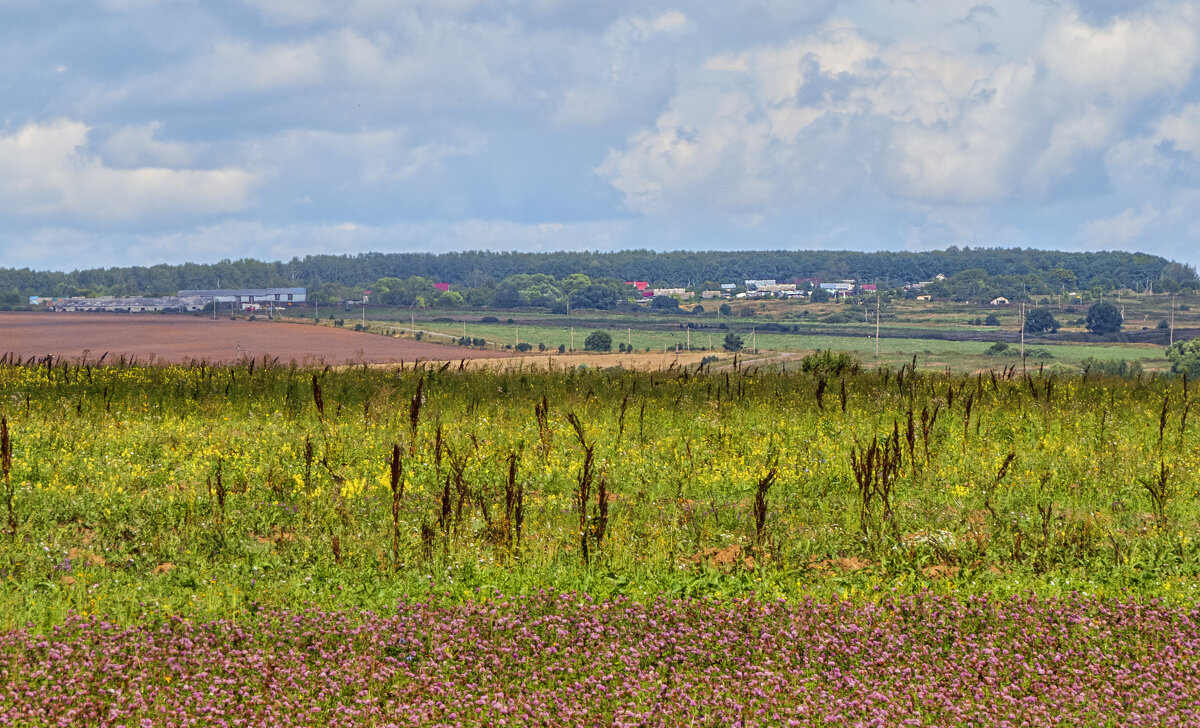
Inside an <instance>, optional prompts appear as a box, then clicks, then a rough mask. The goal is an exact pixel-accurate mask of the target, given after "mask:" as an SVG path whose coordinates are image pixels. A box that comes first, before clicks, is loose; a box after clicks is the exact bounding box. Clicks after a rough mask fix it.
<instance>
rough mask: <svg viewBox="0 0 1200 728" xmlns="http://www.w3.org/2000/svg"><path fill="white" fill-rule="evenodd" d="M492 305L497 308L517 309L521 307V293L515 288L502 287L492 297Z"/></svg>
mask: <svg viewBox="0 0 1200 728" xmlns="http://www.w3.org/2000/svg"><path fill="white" fill-rule="evenodd" d="M492 305H493V306H495V307H496V308H516V307H517V306H520V305H521V292H520V291H518V290H517V289H516V288H515V287H514V286H501V287H500V288H497V289H496V295H494V296H492Z"/></svg>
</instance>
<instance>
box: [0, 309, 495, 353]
mask: <svg viewBox="0 0 1200 728" xmlns="http://www.w3.org/2000/svg"><path fill="white" fill-rule="evenodd" d="M85 353H86V354H87V357H88V361H92V362H95V361H96V360H98V359H99V358H100V357H101V356H103V355H105V354H107V357H106V359H105V361H106V362H109V361H113V360H116V359H118V358H119V357H121V356H124V357H125V358H126V359H129V358H130V357H133V358H136V359H137V360H138V361H140V362H161V363H182V362H190V361H199V360H204V361H208V362H212V363H222V362H236V361H240V360H242V359H246V358H251V359H259V360H261V359H262V358H263V357H264V356H265V357H268V358H275V357H278V358H279V361H280V362H281V363H290V362H293V361H295V362H297V363H301V364H349V363H373V364H383V363H395V362H401V361H406V362H413V361H416V360H420V361H456V362H457V361H459V360H461V359H479V358H483V359H488V358H492V359H495V358H500V359H506V358H508V357H509V355H508V354H506V353H504V352H497V351H480V350H477V349H466V348H462V347H457V346H447V345H445V344H434V343H430V342H426V341H414V340H413V339H398V338H392V337H388V336H378V335H375V334H368V333H363V332H357V331H352V330H349V329H344V328H336V327H332V326H317V325H315V324H312V323H299V322H292V321H269V320H258V321H248V320H246V319H240V318H239V319H237V320H235V321H230V320H229V319H228V318H218V319H212V318H208V317H204V316H191V315H180V314H132V315H129V314H101V313H50V312H39V313H0V355H3V354H8V355H9V356H10V358H12V357H19V358H21V359H28V358H29V357H45V356H47V355H53V356H54V357H56V358H59V357H61V358H65V359H68V360H78V359H80V358H82V357H83V356H84V354H85Z"/></svg>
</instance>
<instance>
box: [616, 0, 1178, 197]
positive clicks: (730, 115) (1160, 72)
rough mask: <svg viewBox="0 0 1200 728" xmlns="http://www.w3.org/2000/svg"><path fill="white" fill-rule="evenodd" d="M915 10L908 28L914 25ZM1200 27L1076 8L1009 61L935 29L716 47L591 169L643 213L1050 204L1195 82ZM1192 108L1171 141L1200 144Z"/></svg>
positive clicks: (990, 18) (824, 31)
mask: <svg viewBox="0 0 1200 728" xmlns="http://www.w3.org/2000/svg"><path fill="white" fill-rule="evenodd" d="M917 16H918V18H917V19H916V20H910V21H908V22H909V23H910V24H911V25H915V26H919V25H920V23H921V20H920V14H919V13H918V14H917ZM966 18H967V19H968V20H970V21H971V22H970V23H965V24H962V23H960V24H958V25H960V26H961V25H969V26H971V27H972V28H975V27H980V28H982V27H983V26H984V25H992V24H995V23H997V22H999V20H1000V19H1001V18H1002V15H1001V12H1000V11H997V10H995V9H994V8H991V7H989V6H980V5H977V6H975V7H973V8H972V9H971V10H970V12H969V13H968V14H967V16H966ZM1196 21H1197V14H1196V12H1195V10H1194V8H1193V7H1192V5H1191V4H1188V3H1184V4H1163V5H1157V6H1154V7H1153V8H1151V9H1149V10H1146V11H1143V12H1140V13H1134V14H1129V15H1121V16H1117V17H1115V18H1113V19H1111V20H1109V21H1106V22H1105V23H1104V24H1102V25H1093V24H1090V23H1089V22H1088V21H1086V20H1085V19H1083V18H1082V17H1081V16H1080V15H1079V14H1078V13H1074V12H1070V11H1069V10H1068V11H1064V12H1060V13H1059V14H1058V15H1055V16H1053V17H1051V18H1050V20H1049V22H1048V23H1046V25H1045V30H1044V32H1043V34H1042V37H1041V38H1040V40H1038V41H1037V42H1036V43H1034V44H1031V45H1030V46H1029V48H1028V55H1025V56H1023V57H1009V58H1004V57H996V56H995V54H994V53H987V54H981V53H978V52H976V51H974V50H964V49H963V48H962V44H961V43H959V42H958V41H957V40H956V39H955V38H953V37H952V38H951V39H950V40H947V41H945V42H941V39H942V38H943V36H944V34H932V35H929V36H923V37H922V38H921V39H920V41H919V42H914V40H913V39H912V38H907V37H906V38H904V39H903V40H895V39H893V40H880V39H877V36H873V35H870V34H868V33H867V32H866V31H864V30H863V29H862V28H861V27H859V26H858V25H856V24H854V23H850V22H847V21H844V20H843V21H831V22H829V23H826V24H825V26H824V27H823V28H821V29H820V30H818V31H816V32H813V33H810V34H808V35H806V36H804V37H802V38H799V39H796V40H793V41H790V42H788V43H785V44H779V45H760V46H756V47H753V48H750V49H746V50H741V51H738V52H725V53H720V54H716V55H713V56H710V57H709V58H708V59H707V60H706V61H705V62H704V63H703V65H702V66H701V67H700V68H699V69H698V70H697V71H696V72H695V73H694V74H693V76H692V77H691V78H689V79H687V80H686V82H685V83H683V84H681V86H680V87H679V88H678V90H677V91H676V93H675V94H674V96H673V98H672V99H671V100H670V101H669V103H668V104H667V106H666V108H665V109H664V110H663V111H662V112H661V113H660V114H659V116H658V118H657V120H656V121H655V123H654V125H653V126H652V127H647V128H644V129H641V130H639V131H637V132H635V133H634V134H632V135H631V136H630V137H629V138H628V139H627V141H626V143H625V145H624V146H623V147H619V148H614V149H612V150H611V151H610V153H609V155H608V157H607V159H606V160H605V161H604V162H603V163H602V164H601V165H600V166H599V167H598V168H597V172H598V173H599V174H600V175H601V176H603V177H604V178H605V179H607V180H608V181H609V182H610V183H611V184H612V185H613V186H614V187H615V188H616V189H617V190H619V191H620V192H621V194H622V195H623V197H624V200H625V203H626V205H627V206H628V207H629V208H630V209H632V210H635V211H637V212H640V213H643V214H650V215H673V214H679V213H680V212H683V211H695V210H716V211H723V212H725V213H728V214H732V215H742V214H744V213H745V212H746V210H747V209H749V208H753V207H758V208H761V209H763V210H766V211H768V214H771V211H776V212H777V211H779V210H781V209H788V208H793V209H794V208H803V207H806V206H809V207H811V206H813V205H814V204H828V203H829V201H830V200H837V201H841V200H842V199H844V197H843V196H859V195H860V194H861V190H862V189H863V188H864V187H871V188H875V189H879V190H882V191H883V192H884V193H886V194H887V195H889V196H890V197H892V198H893V199H897V200H908V201H912V202H915V203H920V204H925V205H966V206H975V205H995V204H1004V203H1007V202H1010V201H1013V200H1017V199H1026V200H1031V201H1036V200H1046V199H1048V196H1049V195H1050V194H1051V191H1052V190H1054V189H1055V186H1056V185H1058V184H1060V183H1061V182H1062V181H1063V180H1065V179H1067V178H1068V177H1069V176H1070V175H1072V174H1073V173H1075V172H1076V170H1077V169H1078V165H1080V164H1081V163H1082V162H1084V161H1085V160H1087V159H1088V158H1089V156H1092V157H1096V156H1098V155H1101V154H1103V152H1104V150H1106V149H1107V148H1109V147H1110V146H1111V145H1113V144H1115V143H1119V142H1120V141H1121V140H1122V139H1123V138H1124V136H1125V135H1126V134H1128V133H1129V130H1130V125H1131V124H1134V123H1136V121H1137V120H1138V118H1139V115H1140V114H1142V113H1144V111H1143V108H1144V106H1145V105H1146V104H1147V103H1148V102H1150V100H1152V99H1158V98H1161V97H1162V95H1163V94H1172V93H1178V92H1179V91H1181V90H1182V89H1183V88H1184V86H1185V85H1186V84H1187V83H1188V82H1189V81H1190V79H1191V78H1192V77H1193V75H1194V72H1195V69H1196V67H1197V64H1198V62H1200V39H1198V33H1197V29H1198V28H1200V23H1197V22H1196ZM951 25H953V24H951ZM963 32H966V31H963ZM970 32H972V33H973V32H974V30H971V31H970ZM1186 113H1187V115H1186V116H1183V115H1181V116H1179V117H1178V118H1171V119H1167V120H1165V121H1164V124H1165V126H1164V127H1163V129H1164V134H1170V135H1171V138H1172V139H1175V138H1178V139H1179V144H1180V145H1181V146H1178V148H1180V149H1183V148H1185V147H1187V146H1188V145H1190V144H1192V143H1193V142H1192V140H1193V138H1195V139H1196V140H1197V142H1200V134H1196V136H1195V137H1193V131H1192V130H1194V129H1195V128H1196V127H1195V124H1194V123H1193V122H1194V121H1195V119H1193V117H1192V113H1193V112H1192V111H1191V110H1187V111H1186ZM1189 125H1190V126H1189ZM1189 148H1190V147H1189Z"/></svg>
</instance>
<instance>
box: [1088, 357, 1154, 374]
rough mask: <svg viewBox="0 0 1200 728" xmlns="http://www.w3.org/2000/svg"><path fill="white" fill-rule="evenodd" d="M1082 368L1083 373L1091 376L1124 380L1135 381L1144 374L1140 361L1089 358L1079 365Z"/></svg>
mask: <svg viewBox="0 0 1200 728" xmlns="http://www.w3.org/2000/svg"><path fill="white" fill-rule="evenodd" d="M1079 365H1080V366H1081V367H1083V371H1085V372H1088V373H1091V374H1107V375H1108V376H1110V377H1123V378H1125V379H1137V378H1138V377H1140V376H1142V375H1143V374H1145V373H1146V370H1145V368H1144V367H1142V363H1141V362H1140V361H1136V360H1134V361H1126V360H1125V359H1119V360H1117V361H1113V360H1111V359H1096V358H1095V357H1091V356H1089V357H1088V358H1086V359H1084V360H1083V361H1082V362H1080V363H1079Z"/></svg>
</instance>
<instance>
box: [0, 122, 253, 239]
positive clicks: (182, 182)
mask: <svg viewBox="0 0 1200 728" xmlns="http://www.w3.org/2000/svg"><path fill="white" fill-rule="evenodd" d="M88 132H89V129H88V127H87V126H86V125H84V124H83V123H81V122H78V121H70V120H65V119H63V120H58V121H55V122H50V123H47V124H29V125H27V126H24V127H22V128H20V129H18V130H16V131H15V132H13V133H11V134H8V135H2V136H0V210H2V211H3V212H4V213H5V214H9V215H14V216H19V217H27V216H34V217H60V216H61V217H67V218H73V219H78V220H85V221H91V222H99V223H112V222H138V221H141V220H145V219H154V218H165V217H168V216H172V215H180V214H182V215H210V214H216V213H228V212H234V211H239V210H243V209H245V208H246V207H247V206H248V204H249V193H250V187H251V184H252V182H253V179H252V177H251V175H250V174H248V173H246V172H245V171H243V170H240V169H234V168H228V169H215V170H196V169H168V168H165V167H135V168H117V167H112V166H108V165H107V164H106V163H105V162H104V161H103V160H102V159H101V158H99V157H97V156H95V155H94V154H91V153H89V151H88Z"/></svg>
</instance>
